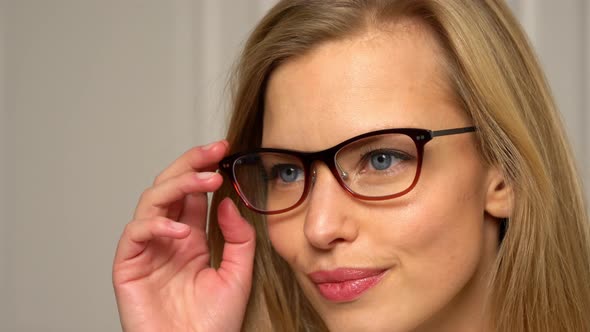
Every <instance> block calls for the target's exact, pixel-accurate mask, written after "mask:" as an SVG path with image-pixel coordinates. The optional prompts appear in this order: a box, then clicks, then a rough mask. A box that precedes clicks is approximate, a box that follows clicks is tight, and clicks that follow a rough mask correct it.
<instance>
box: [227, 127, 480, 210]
mask: <svg viewBox="0 0 590 332" xmlns="http://www.w3.org/2000/svg"><path fill="white" fill-rule="evenodd" d="M474 131H476V128H475V127H463V128H452V129H443V130H436V131H433V130H428V129H419V128H395V129H383V130H377V131H372V132H368V133H365V134H361V135H358V136H355V137H352V138H349V139H347V140H346V141H344V142H342V143H339V144H337V145H335V146H333V147H331V148H328V149H325V150H322V151H316V152H302V151H294V150H286V149H274V148H259V149H255V150H251V151H246V152H239V153H235V154H232V155H230V156H227V157H225V158H223V159H222V160H221V161H220V162H219V170H220V171H221V172H222V173H224V174H225V175H227V176H228V177H229V179H230V180H231V182H232V185H233V187H234V189H235V191H236V193H237V194H238V196H240V199H241V200H242V202H243V203H244V204H245V205H246V206H247V207H248V208H249V209H251V210H253V211H255V212H257V213H260V214H279V213H283V212H287V211H290V210H293V209H295V208H296V207H298V206H299V205H301V204H302V203H303V202H304V201H305V199H306V198H307V195H308V194H309V191H310V189H311V186H312V184H313V178H314V176H313V173H312V168H311V167H312V165H313V163H314V162H315V161H321V162H323V163H324V164H326V165H327V166H328V168H329V169H330V171H331V172H332V174H333V175H334V177H335V178H336V180H337V181H338V183H339V184H340V186H341V187H342V188H344V190H346V191H347V192H348V193H349V194H351V195H352V196H353V197H356V198H358V199H362V200H368V201H378V200H386V199H392V198H396V197H400V196H403V195H405V194H407V193H408V192H410V191H411V190H412V189H413V188H414V187H415V186H416V183H418V179H419V178H420V172H421V170H422V160H423V155H424V145H426V143H428V142H430V141H431V140H432V139H433V138H435V137H439V136H446V135H455V134H462V133H468V132H474ZM383 134H403V135H407V136H408V137H410V138H411V139H412V141H414V144H416V151H417V153H418V156H417V163H418V164H417V166H416V175H415V176H414V180H413V181H412V184H410V186H409V187H408V188H407V189H406V190H404V191H402V192H399V193H396V194H393V195H387V196H378V197H373V196H363V195H359V194H357V193H355V192H353V191H352V190H351V189H349V188H348V187H347V186H346V184H345V183H344V181H343V180H342V177H341V176H340V174H339V172H338V168H337V167H336V162H335V156H336V153H338V151H340V149H342V148H343V147H344V146H346V145H348V144H350V143H353V142H355V141H358V140H360V139H364V138H367V137H371V136H377V135H383ZM261 152H273V153H284V154H289V155H292V156H294V157H296V158H297V159H299V160H300V161H301V164H302V165H303V171H304V172H305V183H304V187H303V193H302V194H301V198H300V199H299V200H298V201H297V202H296V203H295V204H294V205H293V206H291V207H288V208H285V209H282V210H277V211H264V210H260V209H257V208H256V207H254V206H252V205H251V204H250V203H249V202H248V200H247V199H246V198H245V197H244V195H243V194H242V192H241V190H240V186H239V185H238V183H237V182H236V178H235V174H234V171H233V167H234V164H235V162H236V160H237V159H238V158H240V157H243V156H245V155H249V154H255V153H261ZM310 175H311V176H310Z"/></svg>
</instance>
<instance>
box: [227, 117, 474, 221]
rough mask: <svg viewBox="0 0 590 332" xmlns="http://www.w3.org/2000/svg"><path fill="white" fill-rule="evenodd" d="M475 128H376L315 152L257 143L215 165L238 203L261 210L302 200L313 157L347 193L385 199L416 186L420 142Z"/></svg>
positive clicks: (288, 207) (291, 205) (287, 207)
mask: <svg viewBox="0 0 590 332" xmlns="http://www.w3.org/2000/svg"><path fill="white" fill-rule="evenodd" d="M475 130H476V128H475V127H464V128H454V129H444V130H437V131H432V130H427V129H415V128H398V129H385V130H378V131H373V132H369V133H365V134H362V135H358V136H355V137H353V138H350V139H348V140H346V141H344V142H342V143H340V144H338V145H336V146H333V147H331V148H329V149H326V150H323V151H317V152H300V151H292V150H284V149H273V148H260V149H256V150H253V151H248V152H241V153H236V154H233V155H231V156H228V157H225V158H224V159H222V160H221V162H220V163H219V169H220V171H221V172H223V173H225V174H226V175H227V176H228V177H229V179H230V180H231V182H232V184H233V186H234V188H235V190H236V192H237V193H238V195H239V196H240V198H241V199H242V201H243V202H244V204H245V205H246V206H247V207H248V208H250V209H251V210H254V211H256V212H258V213H261V214H278V213H283V212H287V211H290V210H292V209H294V208H296V207H297V206H299V205H300V204H301V203H303V202H304V201H305V198H306V197H307V195H308V194H309V192H310V190H311V187H312V185H313V182H314V181H315V176H316V173H315V170H314V169H313V167H312V166H313V163H314V162H315V161H321V162H323V163H324V164H326V165H327V166H328V168H329V169H330V171H331V172H332V174H333V175H334V177H335V178H336V180H338V183H339V184H340V185H341V186H342V188H344V190H346V191H347V192H349V193H350V194H351V195H352V196H354V197H356V198H358V199H362V200H370V201H376V200H386V199H392V198H396V197H400V196H402V195H404V194H407V193H408V192H410V191H411V190H412V189H413V188H414V186H416V183H417V182H418V178H420V171H421V166H422V159H423V154H424V145H425V144H426V143H428V142H429V141H430V140H432V139H433V138H435V137H439V136H446V135H455V134H462V133H468V132H474V131H475Z"/></svg>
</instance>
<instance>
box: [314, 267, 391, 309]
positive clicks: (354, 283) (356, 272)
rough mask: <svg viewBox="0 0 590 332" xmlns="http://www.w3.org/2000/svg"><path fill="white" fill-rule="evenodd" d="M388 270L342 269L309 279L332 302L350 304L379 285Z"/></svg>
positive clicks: (319, 273) (316, 273) (324, 272)
mask: <svg viewBox="0 0 590 332" xmlns="http://www.w3.org/2000/svg"><path fill="white" fill-rule="evenodd" d="M386 271H387V270H386V269H352V268H341V269H336V270H330V271H316V272H312V273H310V274H309V275H308V276H309V279H311V281H312V282H313V283H314V284H315V285H316V286H317V288H318V290H319V293H320V294H321V295H322V296H323V297H324V298H326V299H327V300H329V301H332V302H348V301H352V300H355V299H357V298H359V297H360V296H361V295H362V294H363V293H365V292H366V291H368V290H369V289H371V288H372V287H373V286H375V285H377V283H379V281H381V279H382V278H383V276H384V275H385V272H386Z"/></svg>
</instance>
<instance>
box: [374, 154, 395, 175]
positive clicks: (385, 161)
mask: <svg viewBox="0 0 590 332" xmlns="http://www.w3.org/2000/svg"><path fill="white" fill-rule="evenodd" d="M392 159H393V157H392V156H391V154H389V153H382V152H381V153H376V154H374V155H372V156H371V166H372V167H373V168H374V169H376V170H378V171H382V170H385V169H388V168H389V167H391V164H392Z"/></svg>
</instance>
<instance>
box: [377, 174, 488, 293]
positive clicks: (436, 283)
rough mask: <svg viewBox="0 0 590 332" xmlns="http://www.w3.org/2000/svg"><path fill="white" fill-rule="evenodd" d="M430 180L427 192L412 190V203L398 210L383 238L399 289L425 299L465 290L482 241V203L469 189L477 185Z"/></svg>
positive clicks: (446, 180) (476, 192) (480, 249)
mask: <svg viewBox="0 0 590 332" xmlns="http://www.w3.org/2000/svg"><path fill="white" fill-rule="evenodd" d="M463 179H464V178H463ZM432 180H433V181H432V182H430V185H429V186H428V190H427V191H421V190H417V191H416V193H415V195H416V196H415V197H416V199H412V202H413V203H411V204H408V205H407V206H406V207H405V208H403V209H400V210H398V213H399V214H398V217H399V218H396V219H398V221H396V222H395V228H396V229H395V231H392V232H389V235H390V236H389V238H388V239H387V241H388V242H389V243H392V244H394V245H393V248H392V250H394V251H395V254H396V255H397V256H398V259H399V262H400V269H399V271H400V273H401V274H402V276H403V280H404V283H405V286H407V287H403V288H402V289H406V290H408V291H415V292H424V291H428V292H429V293H430V294H429V295H434V293H440V294H443V293H450V292H455V291H457V289H458V288H460V287H461V286H462V285H464V284H465V283H466V282H467V281H468V279H469V278H470V277H472V276H473V275H474V274H475V271H476V270H477V267H478V264H479V263H480V262H481V257H482V255H483V240H484V239H483V237H484V232H483V209H484V204H483V202H484V199H483V196H482V192H481V190H480V191H479V192H478V191H477V190H474V189H473V188H478V186H474V183H467V182H465V180H463V182H462V181H461V180H459V179H457V181H453V180H451V179H448V178H447V179H445V181H444V183H442V182H439V183H437V182H436V181H435V179H432ZM449 183H452V184H453V185H448V184H449ZM382 234H386V232H383V233H382ZM381 241H384V239H382V240H381ZM408 295H410V294H408ZM447 295H448V294H447Z"/></svg>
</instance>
